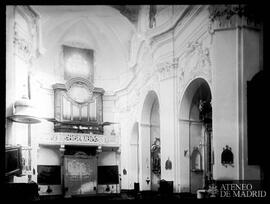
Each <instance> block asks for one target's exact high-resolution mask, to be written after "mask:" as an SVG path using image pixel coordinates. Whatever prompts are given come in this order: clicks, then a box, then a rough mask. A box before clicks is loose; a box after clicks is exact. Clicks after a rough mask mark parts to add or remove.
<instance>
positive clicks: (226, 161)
mask: <svg viewBox="0 0 270 204" xmlns="http://www.w3.org/2000/svg"><path fill="white" fill-rule="evenodd" d="M221 163H222V165H224V166H225V167H226V168H227V165H230V166H233V153H232V148H231V147H229V146H228V145H226V147H225V148H223V152H222V153H221Z"/></svg>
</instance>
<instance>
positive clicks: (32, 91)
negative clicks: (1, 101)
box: [5, 5, 269, 200]
mask: <svg viewBox="0 0 270 204" xmlns="http://www.w3.org/2000/svg"><path fill="white" fill-rule="evenodd" d="M263 29H264V22H263V19H262V18H261V15H260V14H259V12H258V11H257V10H256V8H254V7H252V6H249V5H72V6H71V5H65V6H64V5H50V6H49V5H48V6H47V5H7V6H6V99H5V102H6V103H5V113H6V115H5V185H6V187H5V188H6V191H7V195H9V197H12V196H13V197H16V198H18V199H26V200H48V199H50V200H52V199H69V198H70V199H74V198H85V199H91V198H100V199H101V197H102V198H104V199H106V198H108V199H109V198H115V199H116V198H119V199H120V197H121V199H125V198H126V199H143V198H144V196H146V197H147V195H148V196H150V195H154V196H156V195H159V196H160V195H161V196H162V195H166V196H167V198H168V197H170V198H181V197H183V196H190V197H194V198H201V197H211V195H214V194H213V191H211V192H210V190H209V189H210V188H209V184H210V183H211V182H213V181H216V182H219V181H235V180H237V181H238V180H245V181H247V180H248V181H249V180H252V181H257V182H259V183H260V185H261V186H263V189H266V188H268V185H269V182H268V180H269V176H268V175H267V174H268V173H269V167H267V162H266V161H265V156H266V157H267V155H265V154H267V153H266V152H265V150H266V149H267V147H266V144H265V142H263V138H261V139H259V138H260V137H262V135H264V136H266V135H265V134H264V133H263V128H265V127H267V125H266V124H264V122H258V120H259V119H258V118H261V116H260V113H262V112H264V111H265V107H267V106H266V105H265V106H264V105H263V104H262V103H263V102H262V101H264V99H263V96H262V95H261V94H260V90H263V89H265V87H264V82H265V79H264V67H265V65H264V60H263V53H264V47H263V40H264V39H263V34H264V32H263V31H264V30H263ZM263 155H265V156H263ZM209 192H210V193H209ZM211 193H212V194H211ZM210 194H211V195H210ZM123 195H125V196H126V197H125V198H123Z"/></svg>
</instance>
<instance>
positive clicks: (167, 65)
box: [157, 58, 178, 80]
mask: <svg viewBox="0 0 270 204" xmlns="http://www.w3.org/2000/svg"><path fill="white" fill-rule="evenodd" d="M177 68H178V58H175V59H174V60H173V62H162V63H159V64H158V65H157V71H158V73H159V79H160V80H165V79H168V78H171V77H174V76H176V69H177Z"/></svg>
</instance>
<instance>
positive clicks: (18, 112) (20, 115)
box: [7, 96, 41, 124]
mask: <svg viewBox="0 0 270 204" xmlns="http://www.w3.org/2000/svg"><path fill="white" fill-rule="evenodd" d="M7 118H8V119H10V120H12V121H14V122H18V123H25V124H35V123H40V122H41V120H40V119H39V117H38V115H37V111H36V110H35V107H34V105H33V103H32V102H31V100H29V99H28V98H27V97H25V96H24V97H22V99H19V100H17V101H16V102H15V103H14V104H13V114H12V115H11V116H9V117H7Z"/></svg>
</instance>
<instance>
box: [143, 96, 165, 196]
mask: <svg viewBox="0 0 270 204" xmlns="http://www.w3.org/2000/svg"><path fill="white" fill-rule="evenodd" d="M139 129H140V131H139V132H140V136H139V157H140V170H139V172H140V189H141V190H152V191H157V190H158V188H159V180H160V173H161V172H160V116H159V100H158V96H157V93H156V92H155V91H149V92H148V93H147V95H146V97H145V99H144V102H143V106H142V113H141V122H140V126H139Z"/></svg>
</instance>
